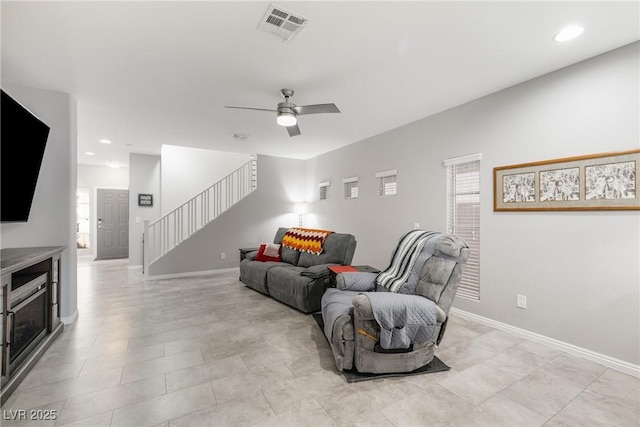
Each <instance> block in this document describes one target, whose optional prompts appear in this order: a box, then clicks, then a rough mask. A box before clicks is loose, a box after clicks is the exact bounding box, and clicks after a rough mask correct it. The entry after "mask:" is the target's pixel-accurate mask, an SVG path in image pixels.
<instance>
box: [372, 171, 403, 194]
mask: <svg viewBox="0 0 640 427" xmlns="http://www.w3.org/2000/svg"><path fill="white" fill-rule="evenodd" d="M397 176H398V171H397V170H396V169H391V170H388V171H384V172H376V178H378V196H395V195H396V194H397V192H398V191H397V190H398V186H397V183H396V181H397V180H396V178H397Z"/></svg>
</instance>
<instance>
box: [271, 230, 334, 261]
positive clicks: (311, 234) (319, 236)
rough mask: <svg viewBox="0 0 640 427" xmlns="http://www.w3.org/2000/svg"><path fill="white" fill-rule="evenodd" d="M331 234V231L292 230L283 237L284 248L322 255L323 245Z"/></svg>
mask: <svg viewBox="0 0 640 427" xmlns="http://www.w3.org/2000/svg"><path fill="white" fill-rule="evenodd" d="M331 233H333V232H332V231H329V230H315V229H312V228H290V229H288V230H287V232H286V233H285V234H284V237H282V246H285V247H287V248H291V249H295V250H298V251H301V252H309V253H312V254H315V255H320V254H321V253H322V245H323V244H324V241H325V240H326V239H327V237H328V236H329V234H331Z"/></svg>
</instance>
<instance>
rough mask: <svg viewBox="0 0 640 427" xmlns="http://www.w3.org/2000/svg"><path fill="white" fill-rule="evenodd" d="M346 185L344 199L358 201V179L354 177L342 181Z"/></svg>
mask: <svg viewBox="0 0 640 427" xmlns="http://www.w3.org/2000/svg"><path fill="white" fill-rule="evenodd" d="M342 182H343V183H344V198H345V199H357V198H358V177H357V176H352V177H349V178H345V179H343V180H342Z"/></svg>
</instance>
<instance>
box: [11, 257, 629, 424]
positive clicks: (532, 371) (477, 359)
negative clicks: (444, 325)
mask: <svg viewBox="0 0 640 427" xmlns="http://www.w3.org/2000/svg"><path fill="white" fill-rule="evenodd" d="M78 307H79V311H80V316H79V319H78V321H77V322H76V323H75V324H74V325H71V326H67V327H66V328H65V330H64V332H63V334H62V335H61V336H60V337H59V338H58V339H57V340H56V341H55V342H54V344H53V345H52V347H51V348H50V349H49V351H48V352H47V353H46V354H45V356H44V357H43V358H42V359H41V360H40V361H39V362H38V364H37V365H36V367H35V368H34V370H33V371H31V373H30V374H29V375H28V377H27V378H26V379H25V380H24V382H23V383H22V384H21V385H20V386H19V387H18V389H17V390H16V391H15V392H14V393H13V395H12V396H11V397H10V398H9V400H8V401H7V402H6V404H5V405H4V406H3V408H2V415H3V416H2V420H1V424H2V427H10V426H19V425H30V426H43V427H44V426H54V425H55V426H67V425H68V426H136V427H138V426H168V427H173V426H198V427H199V426H336V425H337V426H546V427H552V426H580V427H583V426H584V427H587V426H635V427H638V426H639V425H640V403H639V400H640V399H639V393H640V391H639V380H638V379H637V378H634V377H631V376H628V375H624V374H622V373H619V372H617V371H614V370H611V369H607V368H606V367H603V366H601V365H598V364H596V363H593V362H590V361H586V360H583V359H580V358H576V357H573V356H570V355H567V354H565V353H562V352H559V351H557V350H554V349H551V348H548V347H545V346H542V345H539V344H536V343H533V342H530V341H527V340H524V339H522V338H518V337H515V336H512V335H510V334H508V333H505V332H502V331H499V330H495V329H491V328H488V327H485V326H481V325H478V324H475V323H472V322H469V321H465V320H463V319H460V318H457V317H452V319H451V323H450V325H449V327H448V329H447V334H446V336H445V338H444V340H443V342H442V345H441V346H440V349H439V350H438V353H437V354H438V356H439V357H440V358H441V359H442V360H443V361H444V362H445V363H447V364H448V365H450V366H451V367H452V369H451V370H450V371H447V372H443V373H435V374H429V375H421V376H413V377H405V378H394V379H384V380H375V381H367V382H362V383H354V384H349V383H347V382H346V381H345V380H344V378H343V376H342V375H341V374H340V373H338V372H337V370H336V368H335V365H334V362H333V358H332V355H331V352H330V350H329V347H328V344H327V342H326V340H325V338H324V336H323V335H322V332H321V331H320V329H319V328H318V327H317V325H316V323H315V322H314V320H313V318H312V317H311V316H310V315H304V314H302V313H300V312H298V311H296V310H294V309H292V308H289V307H288V306H286V305H283V304H281V303H278V302H276V301H274V300H272V299H270V298H268V297H265V296H263V295H261V294H259V293H257V292H255V291H253V290H251V289H248V288H246V287H245V286H244V285H242V284H241V283H240V282H239V281H238V273H237V272H231V273H229V272H226V273H219V274H214V275H209V276H203V277H194V278H188V279H173V280H160V281H149V282H144V281H143V280H142V277H141V273H140V272H139V271H130V270H129V269H128V264H127V260H116V261H97V262H93V261H88V262H87V261H85V262H80V263H79V266H78ZM30 409H34V410H36V411H37V410H45V411H55V413H56V420H49V421H37V422H36V421H24V420H11V419H10V418H11V414H12V413H14V414H15V412H11V411H16V410H30ZM27 413H28V412H27ZM36 413H37V412H36ZM41 413H42V412H41Z"/></svg>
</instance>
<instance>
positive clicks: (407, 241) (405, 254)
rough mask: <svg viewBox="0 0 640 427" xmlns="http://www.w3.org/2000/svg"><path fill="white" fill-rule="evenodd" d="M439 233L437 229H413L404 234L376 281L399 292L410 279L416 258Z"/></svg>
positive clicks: (392, 290) (390, 289)
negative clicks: (389, 261) (387, 264)
mask: <svg viewBox="0 0 640 427" xmlns="http://www.w3.org/2000/svg"><path fill="white" fill-rule="evenodd" d="M439 235H440V233H439V232H437V231H424V230H412V231H409V232H408V233H406V234H405V235H404V236H402V238H401V239H400V242H399V243H398V246H397V247H396V249H395V251H394V252H393V256H392V257H391V263H390V264H389V266H388V267H387V268H386V269H385V270H384V271H382V272H380V274H378V277H377V278H376V283H377V284H378V285H380V286H384V287H385V288H387V289H389V291H391V292H398V290H399V289H400V288H401V287H402V285H403V284H404V283H405V282H406V281H407V280H408V279H409V276H410V275H411V271H412V270H413V267H414V266H415V263H416V260H417V259H418V257H419V255H420V253H421V252H422V249H423V248H424V246H425V244H426V243H427V241H429V240H431V239H437V237H438V236H439ZM434 241H435V240H434Z"/></svg>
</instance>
